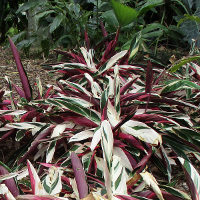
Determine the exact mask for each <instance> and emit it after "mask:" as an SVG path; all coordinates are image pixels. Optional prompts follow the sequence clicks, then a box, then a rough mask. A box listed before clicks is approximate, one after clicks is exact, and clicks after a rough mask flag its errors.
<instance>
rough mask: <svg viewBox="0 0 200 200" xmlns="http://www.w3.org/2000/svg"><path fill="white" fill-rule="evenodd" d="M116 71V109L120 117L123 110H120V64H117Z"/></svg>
mask: <svg viewBox="0 0 200 200" xmlns="http://www.w3.org/2000/svg"><path fill="white" fill-rule="evenodd" d="M114 72H115V79H114V82H115V96H114V99H115V110H116V112H117V115H118V118H119V116H120V112H121V110H120V78H119V66H118V65H115V68H114Z"/></svg>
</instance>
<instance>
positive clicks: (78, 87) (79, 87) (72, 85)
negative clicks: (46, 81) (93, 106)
mask: <svg viewBox="0 0 200 200" xmlns="http://www.w3.org/2000/svg"><path fill="white" fill-rule="evenodd" d="M60 83H62V84H66V85H68V86H69V87H70V88H72V89H74V90H76V91H79V92H82V93H84V94H87V95H88V96H92V95H91V93H90V92H88V91H87V90H86V89H85V88H84V87H83V86H82V85H80V84H78V83H73V82H70V81H67V80H60Z"/></svg>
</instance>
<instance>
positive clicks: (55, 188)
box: [43, 166, 62, 195]
mask: <svg viewBox="0 0 200 200" xmlns="http://www.w3.org/2000/svg"><path fill="white" fill-rule="evenodd" d="M61 175H62V171H61V170H60V169H59V168H57V167H53V166H52V167H50V168H49V173H48V175H47V176H46V177H45V179H44V181H43V187H44V189H45V191H46V192H47V193H48V194H51V195H56V194H59V193H60V192H61V190H62V183H61Z"/></svg>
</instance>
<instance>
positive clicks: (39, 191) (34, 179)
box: [27, 160, 47, 195]
mask: <svg viewBox="0 0 200 200" xmlns="http://www.w3.org/2000/svg"><path fill="white" fill-rule="evenodd" d="M27 165H28V172H29V176H30V179H31V188H32V190H33V194H35V195H46V194H47V193H46V191H45V190H44V188H43V186H42V183H41V181H40V178H39V176H38V175H37V172H36V170H35V168H34V167H33V165H32V164H31V162H30V161H29V160H27Z"/></svg>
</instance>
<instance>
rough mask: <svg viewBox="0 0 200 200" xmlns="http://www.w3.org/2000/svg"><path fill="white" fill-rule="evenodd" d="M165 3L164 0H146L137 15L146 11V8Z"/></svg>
mask: <svg viewBox="0 0 200 200" xmlns="http://www.w3.org/2000/svg"><path fill="white" fill-rule="evenodd" d="M164 3H165V1H164V0H148V1H146V3H145V4H144V5H142V7H141V8H140V10H139V15H142V14H144V13H145V12H147V11H148V10H150V9H152V8H154V7H156V6H160V5H163V4H164Z"/></svg>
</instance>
